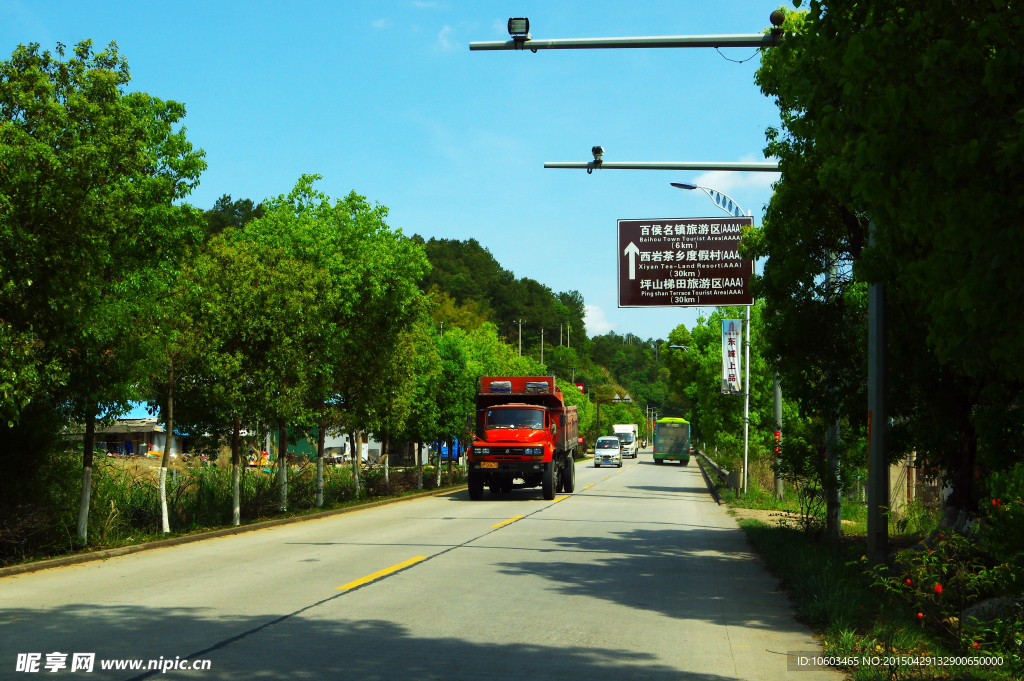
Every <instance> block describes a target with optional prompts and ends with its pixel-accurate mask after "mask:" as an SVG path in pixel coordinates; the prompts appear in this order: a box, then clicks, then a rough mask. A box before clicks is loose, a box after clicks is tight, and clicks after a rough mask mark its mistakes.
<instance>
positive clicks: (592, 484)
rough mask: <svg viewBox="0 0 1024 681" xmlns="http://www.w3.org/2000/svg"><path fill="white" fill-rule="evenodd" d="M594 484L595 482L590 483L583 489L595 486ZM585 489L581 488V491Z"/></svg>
mask: <svg viewBox="0 0 1024 681" xmlns="http://www.w3.org/2000/svg"><path fill="white" fill-rule="evenodd" d="M593 486H594V483H590V484H589V485H587V486H586V487H584V488H583V489H590V488H591V487H593ZM583 489H581V490H580V491H581V492H582V491H583Z"/></svg>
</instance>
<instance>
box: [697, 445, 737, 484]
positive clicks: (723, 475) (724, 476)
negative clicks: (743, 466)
mask: <svg viewBox="0 0 1024 681" xmlns="http://www.w3.org/2000/svg"><path fill="white" fill-rule="evenodd" d="M696 451H697V456H699V457H700V458H701V459H703V460H704V463H706V464H707V465H708V468H710V469H711V470H712V471H714V473H715V475H717V476H718V479H719V480H721V481H722V482H724V483H725V484H729V471H727V470H725V469H724V468H722V467H721V466H719V465H718V464H717V463H715V462H714V461H712V460H711V459H709V458H708V457H707V455H705V454H704V452H702V451H700V450H699V449H698V450H696Z"/></svg>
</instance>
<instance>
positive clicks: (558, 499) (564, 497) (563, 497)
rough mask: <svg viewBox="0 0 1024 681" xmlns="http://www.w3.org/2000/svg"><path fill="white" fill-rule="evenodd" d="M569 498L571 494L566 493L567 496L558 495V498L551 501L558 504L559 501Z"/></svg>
mask: <svg viewBox="0 0 1024 681" xmlns="http://www.w3.org/2000/svg"><path fill="white" fill-rule="evenodd" d="M568 498H569V495H568V494H566V495H565V496H561V497H558V498H557V499H555V500H554V501H552V502H551V503H552V504H557V503H558V502H559V501H561V500H562V499H568Z"/></svg>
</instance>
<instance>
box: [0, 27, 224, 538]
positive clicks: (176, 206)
mask: <svg viewBox="0 0 1024 681" xmlns="http://www.w3.org/2000/svg"><path fill="white" fill-rule="evenodd" d="M64 53H65V50H64V46H63V45H58V47H57V51H56V55H54V54H52V53H50V52H48V51H43V52H41V51H40V49H39V45H38V44H35V43H33V44H30V45H28V46H24V45H20V46H18V48H17V49H15V51H14V53H13V54H12V56H11V59H10V60H7V61H4V62H2V63H0V260H2V263H3V266H2V272H3V274H2V277H3V280H2V284H0V319H3V322H2V323H0V327H2V328H0V335H2V336H4V340H5V341H8V342H9V343H10V344H9V345H8V346H7V347H8V348H10V349H11V350H13V351H14V352H8V351H5V352H3V353H0V381H3V382H6V383H8V384H9V385H10V386H11V388H9V389H7V390H5V391H3V392H2V393H0V394H2V398H0V412H2V414H3V415H4V416H6V418H7V420H8V422H9V424H13V423H14V422H15V421H17V419H18V418H19V414H20V410H21V409H22V408H24V407H25V406H26V405H28V404H30V403H31V402H32V401H33V400H41V401H44V402H45V401H47V400H51V401H52V403H53V404H55V405H63V407H64V408H65V409H66V412H67V414H68V416H70V417H71V418H73V419H75V420H77V421H80V422H82V423H84V424H85V430H86V435H85V454H84V459H83V487H82V504H81V512H80V514H79V527H78V536H79V539H80V540H81V541H86V540H87V536H88V535H87V531H88V507H89V496H90V488H91V485H90V482H89V480H90V478H91V468H92V454H93V433H94V420H95V418H96V416H97V415H101V414H104V413H116V412H117V411H118V410H120V409H122V408H123V407H124V406H125V404H126V402H127V401H128V400H129V399H130V398H132V397H135V396H136V395H135V391H136V386H137V385H138V383H139V381H140V380H141V379H142V378H143V377H144V376H145V375H146V373H147V372H146V369H145V363H146V360H147V357H148V353H149V350H150V349H151V348H152V347H153V346H152V345H149V344H150V342H151V341H152V340H153V339H152V337H151V335H150V334H149V333H148V331H147V329H146V327H145V318H146V315H145V307H146V305H145V301H147V300H148V298H149V297H150V296H151V295H152V294H153V293H154V292H155V291H158V290H160V288H161V286H160V284H162V282H163V281H164V280H173V279H174V278H175V276H176V272H177V267H178V264H179V262H178V261H179V258H180V257H181V256H182V254H183V252H184V248H186V247H187V246H188V245H189V244H191V243H195V242H196V241H198V239H199V238H200V236H201V233H202V228H201V215H200V213H199V212H198V211H196V210H195V209H193V208H191V207H190V206H188V205H185V204H182V203H180V202H181V200H182V199H184V198H185V197H186V196H187V195H188V193H189V192H190V191H191V189H192V188H194V186H195V185H196V184H197V182H198V177H199V174H200V173H201V172H202V170H203V169H204V168H205V162H204V161H203V153H202V152H201V151H198V150H194V149H193V148H192V145H191V144H190V143H189V142H188V139H187V138H186V137H185V129H184V128H183V127H180V126H179V125H178V124H179V123H180V121H181V119H182V118H183V117H184V115H185V109H184V106H183V105H181V104H179V103H177V102H173V101H162V100H159V99H156V98H155V97H151V96H149V95H147V94H145V93H141V92H134V93H126V92H125V86H126V85H127V83H128V82H129V80H130V75H129V71H128V65H127V61H126V60H125V59H124V57H123V56H122V55H121V54H120V53H119V52H118V50H117V47H116V45H114V44H113V43H111V45H110V46H109V47H108V48H107V49H106V50H104V51H102V52H95V51H94V50H93V46H92V42H91V41H83V42H81V43H79V44H78V45H77V46H76V47H75V49H74V56H72V57H69V58H68V59H67V60H64V59H63V57H64ZM21 376H24V377H25V380H21V378H20V377H21Z"/></svg>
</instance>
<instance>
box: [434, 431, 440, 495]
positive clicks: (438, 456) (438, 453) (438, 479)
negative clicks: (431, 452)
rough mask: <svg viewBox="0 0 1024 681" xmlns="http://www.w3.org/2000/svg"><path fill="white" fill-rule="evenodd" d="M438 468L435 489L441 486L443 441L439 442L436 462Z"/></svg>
mask: <svg viewBox="0 0 1024 681" xmlns="http://www.w3.org/2000/svg"><path fill="white" fill-rule="evenodd" d="M436 466H437V471H436V475H435V476H434V478H435V479H434V487H440V486H441V440H438V441H437V461H436Z"/></svg>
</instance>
